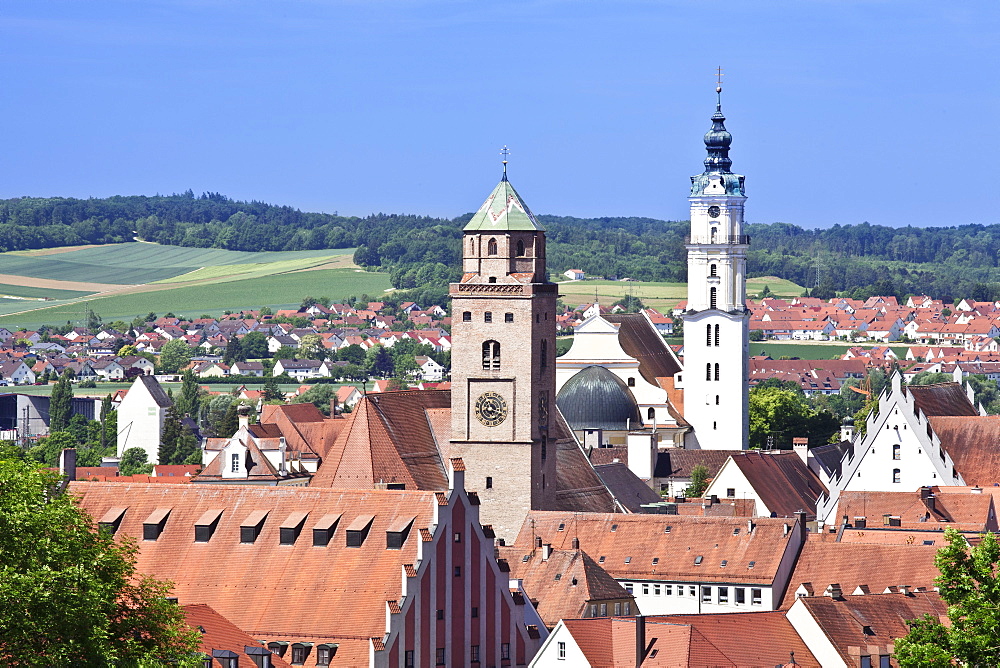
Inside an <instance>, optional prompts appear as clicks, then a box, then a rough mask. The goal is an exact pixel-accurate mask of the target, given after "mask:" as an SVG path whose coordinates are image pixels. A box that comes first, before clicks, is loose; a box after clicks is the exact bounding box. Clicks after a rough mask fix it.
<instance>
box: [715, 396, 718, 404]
mask: <svg viewBox="0 0 1000 668" xmlns="http://www.w3.org/2000/svg"><path fill="white" fill-rule="evenodd" d="M715 405H716V406H718V405H719V395H718V394H717V395H715Z"/></svg>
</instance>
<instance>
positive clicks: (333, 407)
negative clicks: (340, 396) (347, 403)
mask: <svg viewBox="0 0 1000 668" xmlns="http://www.w3.org/2000/svg"><path fill="white" fill-rule="evenodd" d="M335 415H340V406H339V405H338V404H337V397H333V398H332V399H330V417H333V416H335Z"/></svg>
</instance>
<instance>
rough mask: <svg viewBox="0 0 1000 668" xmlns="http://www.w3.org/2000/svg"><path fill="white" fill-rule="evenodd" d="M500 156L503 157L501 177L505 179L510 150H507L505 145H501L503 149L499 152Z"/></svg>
mask: <svg viewBox="0 0 1000 668" xmlns="http://www.w3.org/2000/svg"><path fill="white" fill-rule="evenodd" d="M500 155H502V156H503V177H504V179H506V178H507V156H508V155H510V149H509V148H507V144H504V145H503V149H501V151H500Z"/></svg>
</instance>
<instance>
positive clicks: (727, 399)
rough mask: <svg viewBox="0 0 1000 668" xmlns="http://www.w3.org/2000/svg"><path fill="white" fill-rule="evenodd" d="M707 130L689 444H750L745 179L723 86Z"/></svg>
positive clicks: (691, 343) (696, 229) (688, 387)
mask: <svg viewBox="0 0 1000 668" xmlns="http://www.w3.org/2000/svg"><path fill="white" fill-rule="evenodd" d="M716 93H717V94H719V101H718V103H717V105H716V108H715V114H713V115H712V129H711V130H709V131H708V132H707V133H706V134H705V147H706V148H707V149H708V157H706V158H705V171H704V172H702V173H701V174H698V175H697V176H692V177H691V196H690V198H689V200H690V202H691V236H690V238H689V240H688V243H687V246H686V248H687V252H688V300H687V309H686V310H685V312H684V314H683V315H682V316H681V317H682V319H683V321H684V376H685V377H684V386H685V390H684V417H685V418H686V419H687V421H688V422H690V423H691V426H692V427H694V434H693V436H694V438H693V439H691V438H690V437H689V438H688V439H687V441H688V443H687V447H696V448H702V449H712V450H734V449H746V448H747V441H748V435H749V430H750V418H749V407H748V400H749V386H748V369H749V362H748V356H749V347H750V341H749V323H750V313H749V311H748V310H747V307H746V264H747V248H748V247H749V244H750V239H749V237H747V236H746V235H744V234H743V203H744V201H746V196H745V195H744V190H743V176H741V175H739V174H733V173H732V172H731V171H730V167H731V166H732V164H733V162H732V160H730V159H729V145H730V144H731V143H732V141H733V136H732V135H731V134H729V132H727V131H726V126H725V120H726V117H725V116H723V115H722V100H721V93H722V88H721V87H719V88H716Z"/></svg>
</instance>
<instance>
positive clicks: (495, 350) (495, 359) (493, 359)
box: [483, 340, 500, 370]
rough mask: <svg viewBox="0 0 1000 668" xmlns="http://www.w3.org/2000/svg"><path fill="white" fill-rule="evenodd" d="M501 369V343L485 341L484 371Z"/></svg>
mask: <svg viewBox="0 0 1000 668" xmlns="http://www.w3.org/2000/svg"><path fill="white" fill-rule="evenodd" d="M499 368H500V343H499V342H497V341H493V340H489V341H483V369H486V370H489V369H499Z"/></svg>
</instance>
